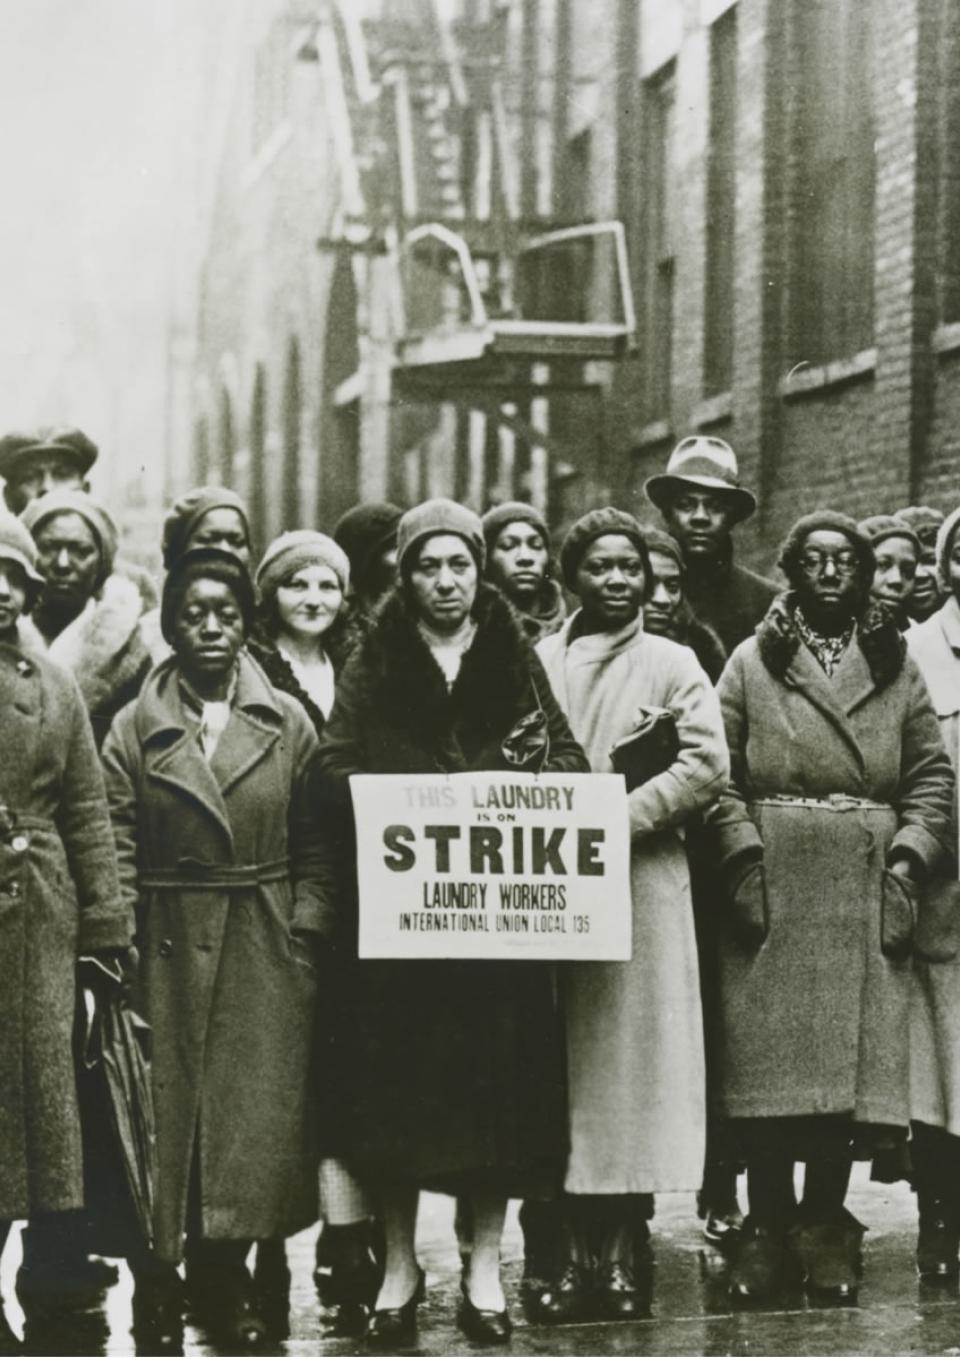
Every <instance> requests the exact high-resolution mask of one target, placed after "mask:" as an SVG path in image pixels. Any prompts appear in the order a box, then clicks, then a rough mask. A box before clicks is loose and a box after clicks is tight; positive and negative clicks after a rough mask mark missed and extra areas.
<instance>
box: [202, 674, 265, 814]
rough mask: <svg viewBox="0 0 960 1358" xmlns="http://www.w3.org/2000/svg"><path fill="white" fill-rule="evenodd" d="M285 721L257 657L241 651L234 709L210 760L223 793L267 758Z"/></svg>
mask: <svg viewBox="0 0 960 1358" xmlns="http://www.w3.org/2000/svg"><path fill="white" fill-rule="evenodd" d="M282 725H283V712H282V711H281V709H280V706H279V704H278V702H277V698H276V694H275V693H274V691H273V689H272V688H271V686H270V682H269V680H268V679H267V677H266V675H265V674H264V672H263V670H261V668H260V667H259V665H257V664H256V662H255V661H253V660H251V659H250V658H249V656H247V655H245V654H242V655H241V657H240V668H239V671H238V674H237V693H236V697H235V699H234V704H233V711H232V712H231V713H230V720H229V721H228V722H227V726H226V730H225V731H224V733H223V735H222V736H221V737H220V740H219V742H218V744H217V748H216V750H215V751H214V754H213V759H212V760H211V761H210V771H211V773H212V775H213V777H214V779H215V780H216V783H217V785H218V787H219V789H220V793H221V796H222V797H226V795H227V793H228V792H229V791H230V790H231V788H233V787H235V786H236V784H237V783H238V782H239V781H240V779H241V778H245V777H246V775H247V774H248V773H249V772H250V771H251V769H254V768H256V766H257V765H258V764H259V763H260V761H261V760H263V759H266V757H267V755H268V754H269V753H270V751H271V750H272V749H273V747H274V745H275V744H276V743H277V741H278V740H279V738H280V730H281V727H282Z"/></svg>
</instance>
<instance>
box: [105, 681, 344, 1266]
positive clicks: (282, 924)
mask: <svg viewBox="0 0 960 1358" xmlns="http://www.w3.org/2000/svg"><path fill="white" fill-rule="evenodd" d="M238 663H239V670H238V682H237V690H236V695H235V699H234V702H233V706H232V710H231V713H230V718H229V721H228V723H227V726H226V729H225V730H224V732H223V734H222V736H221V738H220V741H219V743H218V745H217V747H216V750H215V753H214V755H213V758H212V759H211V760H210V762H209V763H208V762H207V759H206V758H205V756H204V754H203V752H202V750H201V748H200V745H199V741H198V738H197V721H196V718H195V717H194V716H193V715H192V714H191V713H190V711H189V709H188V708H185V706H184V701H183V697H182V694H181V689H180V684H179V680H178V670H177V665H176V661H175V660H174V659H172V658H171V659H168V660H165V661H163V662H162V663H161V664H160V665H159V666H158V667H157V669H155V670H154V671H153V673H152V674H151V675H150V676H149V678H148V680H147V683H146V684H145V686H144V688H143V691H142V692H141V694H140V697H139V698H138V699H137V700H136V702H135V703H132V704H130V705H129V706H128V707H126V708H125V709H124V710H123V712H121V713H120V714H119V716H118V717H117V719H116V721H115V722H114V725H113V727H112V729H111V731H110V734H109V736H108V737H107V740H106V743H105V745H104V749H103V761H104V768H105V772H106V782H107V791H108V795H109V801H110V814H111V817H112V820H113V828H114V835H115V839H116V845H117V856H118V861H119V868H120V877H121V884H122V889H123V894H124V898H125V900H126V901H127V903H128V905H129V907H130V909H131V911H134V910H135V911H136V917H137V926H138V928H137V938H138V943H139V947H140V955H141V971H142V981H143V999H142V1004H143V1008H144V1016H145V1017H146V1018H147V1020H148V1022H149V1023H150V1024H151V1026H152V1028H153V1033H154V1039H153V1092H154V1100H155V1106H156V1118H157V1157H158V1178H157V1195H156V1210H155V1237H156V1248H157V1251H158V1253H159V1254H160V1256H161V1257H162V1258H165V1259H168V1260H171V1261H176V1260H178V1259H179V1257H180V1253H181V1248H182V1237H183V1232H184V1229H185V1225H186V1220H187V1207H188V1190H189V1185H190V1175H191V1166H192V1162H193V1159H194V1155H196V1156H197V1157H198V1161H199V1170H200V1194H199V1197H200V1204H199V1205H200V1212H201V1221H202V1231H203V1234H204V1235H205V1236H207V1237H210V1238H223V1239H246V1238H254V1237H255V1238H257V1239H265V1238H269V1237H278V1236H285V1235H289V1234H291V1233H293V1232H294V1231H297V1230H299V1229H300V1228H302V1227H304V1226H306V1225H308V1224H309V1223H310V1222H311V1221H313V1220H314V1219H315V1217H316V1193H317V1174H316V1168H317V1148H316V1144H315V1140H316V1128H315V1115H314V1110H313V1101H312V1093H311V1085H312V1083H313V1081H312V1071H311V1063H312V1060H313V1053H314V1023H315V997H316V969H315V967H314V965H313V964H312V962H311V961H310V958H309V954H308V952H307V950H305V949H303V948H302V946H301V944H300V943H299V942H297V941H296V940H295V939H294V938H293V936H292V930H294V929H296V930H300V929H304V930H312V931H314V932H315V933H318V934H322V933H323V932H324V931H325V929H326V924H327V917H326V915H325V912H324V907H323V905H322V903H321V901H320V899H319V896H318V893H317V871H316V864H317V850H316V840H317V835H316V830H315V828H314V824H313V817H312V808H311V807H310V805H309V803H308V799H307V797H306V795H305V787H306V781H307V775H308V771H309V766H310V763H311V760H312V759H313V758H314V755H315V752H316V747H317V740H316V736H315V734H314V731H313V728H312V726H311V725H310V722H309V721H308V719H307V717H306V716H305V714H304V712H303V710H302V709H301V707H300V705H299V704H298V703H297V702H295V701H294V699H292V698H289V697H288V696H287V695H286V694H283V693H277V692H275V691H274V690H273V689H272V688H271V686H270V684H269V683H268V682H267V679H266V677H265V676H264V674H263V672H262V671H261V670H260V668H259V666H258V665H257V664H256V663H255V662H254V661H253V660H251V659H250V658H249V657H248V656H247V655H245V654H241V656H240V659H239V662H238Z"/></svg>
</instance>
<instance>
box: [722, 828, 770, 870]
mask: <svg viewBox="0 0 960 1358" xmlns="http://www.w3.org/2000/svg"><path fill="white" fill-rule="evenodd" d="M717 856H718V859H719V866H720V871H721V873H722V876H723V880H724V882H727V883H729V882H734V881H736V880H737V878H738V877H740V876H741V875H742V874H743V872H744V871H745V869H746V868H747V867H748V866H749V865H750V864H751V863H759V862H761V861H762V860H763V841H762V840H761V838H760V834H759V831H758V830H757V827H756V826H755V825H754V824H753V822H752V821H749V820H745V821H740V822H736V823H733V824H727V825H724V826H723V827H722V829H721V828H720V827H717Z"/></svg>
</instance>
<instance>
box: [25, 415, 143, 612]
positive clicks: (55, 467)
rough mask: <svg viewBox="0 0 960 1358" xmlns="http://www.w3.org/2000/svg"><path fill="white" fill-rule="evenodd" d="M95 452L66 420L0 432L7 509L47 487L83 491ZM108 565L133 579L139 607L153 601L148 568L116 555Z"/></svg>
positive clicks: (89, 441)
mask: <svg viewBox="0 0 960 1358" xmlns="http://www.w3.org/2000/svg"><path fill="white" fill-rule="evenodd" d="M99 455H100V450H99V448H98V447H97V445H96V444H95V443H94V442H93V440H92V439H89V438H87V436H86V434H85V433H84V432H83V430H82V429H74V428H71V427H69V426H67V425H47V426H44V427H43V428H41V429H36V430H33V431H32V432H18V433H13V434H6V435H4V437H3V438H0V476H2V477H3V498H4V500H5V502H6V505H7V508H8V509H9V510H10V512H11V514H17V515H20V514H22V513H23V511H24V510H25V509H26V508H27V505H29V504H30V503H31V502H32V501H33V500H37V499H39V498H40V496H41V495H47V494H48V493H49V492H50V491H52V490H79V491H84V492H85V493H88V492H89V490H90V482H89V481H88V479H87V473H88V472H89V470H90V468H91V467H92V466H93V464H94V463H95V462H96V460H97V458H98V457H99ZM114 569H115V570H116V571H117V572H118V574H120V575H122V576H126V578H127V579H128V580H132V581H133V583H134V584H135V585H136V587H137V589H138V591H139V593H140V597H141V599H142V600H143V605H144V608H146V609H149V608H153V607H154V606H155V605H156V603H157V589H156V585H155V584H154V582H153V579H152V578H151V576H150V574H149V572H148V571H145V570H144V569H143V567H142V566H138V565H136V564H135V563H134V562H133V561H126V560H124V558H123V557H122V556H121V557H118V558H117V560H116V561H115V563H114Z"/></svg>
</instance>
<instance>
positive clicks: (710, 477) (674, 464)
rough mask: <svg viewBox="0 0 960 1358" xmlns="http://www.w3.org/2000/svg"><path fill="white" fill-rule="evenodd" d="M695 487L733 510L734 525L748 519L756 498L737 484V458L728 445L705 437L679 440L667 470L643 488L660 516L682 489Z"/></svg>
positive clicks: (738, 476)
mask: <svg viewBox="0 0 960 1358" xmlns="http://www.w3.org/2000/svg"><path fill="white" fill-rule="evenodd" d="M689 486H698V487H699V488H700V489H702V490H712V491H714V492H715V493H716V494H719V495H723V496H724V498H725V499H727V500H729V502H730V503H731V504H732V505H734V506H735V510H736V516H737V521H738V522H739V521H740V520H741V519H748V518H749V517H750V515H751V514H752V513H753V512H754V510H755V509H756V507H757V501H756V498H755V496H754V495H753V494H751V492H750V491H749V490H745V489H744V488H743V486H741V484H740V472H739V469H738V467H737V455H736V453H735V452H734V451H733V449H732V448H731V447H730V445H729V443H724V441H723V439H716V438H713V437H711V436H710V435H707V434H696V435H694V436H693V437H692V438H686V439H682V440H681V441H680V442H679V443H678V444H677V446H676V448H674V450H673V452H672V453H671V454H670V460H669V462H668V463H667V470H666V471H665V472H661V473H660V474H659V475H658V476H651V477H650V479H649V481H647V483H646V485H645V486H644V490H645V492H646V495H647V499H648V500H650V501H651V502H652V503H653V504H655V505H656V506H657V508H658V509H659V510H661V511H662V512H666V510H668V509H669V507H670V504H671V502H672V501H673V499H674V498H675V497H676V495H677V494H678V493H679V492H680V491H682V490H683V489H684V488H685V487H689Z"/></svg>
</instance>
